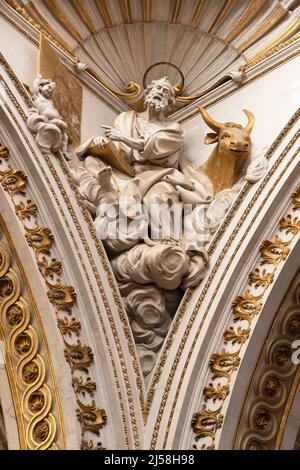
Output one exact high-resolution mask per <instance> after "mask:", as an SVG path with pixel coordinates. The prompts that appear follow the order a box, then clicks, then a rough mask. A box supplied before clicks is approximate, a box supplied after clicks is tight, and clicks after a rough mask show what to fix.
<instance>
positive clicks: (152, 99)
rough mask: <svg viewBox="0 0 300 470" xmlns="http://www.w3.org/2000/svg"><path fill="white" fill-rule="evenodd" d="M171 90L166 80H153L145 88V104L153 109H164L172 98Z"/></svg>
mask: <svg viewBox="0 0 300 470" xmlns="http://www.w3.org/2000/svg"><path fill="white" fill-rule="evenodd" d="M173 96H174V94H173V90H172V86H171V84H170V83H168V82H167V81H166V80H154V81H153V82H152V84H151V85H150V86H149V87H148V89H147V90H146V97H145V105H146V106H147V107H148V106H149V107H150V108H154V109H155V111H166V110H167V109H168V108H169V106H170V103H172V99H173Z"/></svg>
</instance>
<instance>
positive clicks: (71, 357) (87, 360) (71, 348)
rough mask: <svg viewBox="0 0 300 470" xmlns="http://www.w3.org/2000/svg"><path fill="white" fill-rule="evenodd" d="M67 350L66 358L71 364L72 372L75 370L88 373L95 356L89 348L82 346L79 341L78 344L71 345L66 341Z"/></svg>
mask: <svg viewBox="0 0 300 470" xmlns="http://www.w3.org/2000/svg"><path fill="white" fill-rule="evenodd" d="M64 343H65V346H66V349H65V350H64V353H65V358H66V360H67V361H68V363H69V364H70V367H71V370H72V372H74V371H75V370H83V371H85V372H88V367H89V366H90V365H91V363H92V360H93V358H94V355H93V353H92V349H91V348H90V347H89V346H85V345H82V344H81V341H80V340H79V339H78V340H77V343H76V344H69V343H67V342H66V340H64Z"/></svg>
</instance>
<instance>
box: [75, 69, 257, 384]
mask: <svg viewBox="0 0 300 470" xmlns="http://www.w3.org/2000/svg"><path fill="white" fill-rule="evenodd" d="M174 100H175V95H174V90H173V88H172V86H171V84H170V82H169V80H168V78H167V77H164V78H162V79H159V80H154V81H153V82H152V83H151V84H150V85H149V86H148V87H147V89H146V90H145V100H144V103H145V107H146V110H145V111H144V112H141V113H138V112H135V111H128V112H124V113H121V114H120V115H119V116H118V117H117V118H116V120H115V122H114V125H113V126H112V127H111V126H103V127H104V128H105V137H103V136H100V137H98V136H96V137H92V138H90V139H89V140H88V141H87V142H85V143H84V144H82V145H81V146H80V147H79V148H78V149H77V155H78V156H79V158H80V159H81V161H80V162H79V163H77V164H75V165H74V166H73V168H72V170H71V173H72V176H73V178H74V180H75V182H76V183H77V185H78V187H79V191H80V193H81V194H82V196H83V197H84V199H85V201H86V204H87V207H88V208H89V210H90V212H91V213H92V215H93V216H94V217H95V226H96V229H97V232H98V234H99V236H100V238H101V239H102V240H103V243H104V245H105V247H106V250H107V252H108V255H109V257H110V261H111V265H112V268H113V271H114V273H115V276H116V279H117V281H118V284H119V288H120V292H121V294H122V296H123V299H124V304H125V306H126V310H127V313H128V316H129V319H130V322H131V327H132V331H133V335H134V338H135V342H136V344H137V348H138V352H139V357H140V361H141V366H142V370H143V373H144V376H145V378H146V381H147V380H148V379H149V374H150V372H151V371H152V369H153V367H154V365H155V362H156V357H157V354H158V352H159V350H160V348H161V345H162V343H163V340H164V338H165V336H166V334H167V332H168V329H169V326H170V324H171V320H172V316H173V315H174V313H175V311H176V309H177V307H178V305H179V302H180V299H181V297H182V294H183V290H185V289H186V288H188V287H194V286H197V285H198V284H199V282H200V281H201V280H202V278H203V277H204V275H205V269H206V265H207V262H208V257H207V253H206V249H205V248H206V246H207V244H208V243H209V241H210V239H211V237H212V234H213V233H214V232H215V230H216V229H217V227H218V225H219V224H220V223H221V221H222V219H223V218H224V216H225V215H226V212H227V210H228V209H229V207H230V205H231V203H232V201H233V199H234V198H235V196H236V194H237V192H238V191H239V189H240V187H241V184H242V182H243V181H245V176H243V177H241V178H240V179H239V180H237V181H236V182H235V184H234V187H228V188H225V189H223V191H221V192H220V194H216V192H215V187H214V182H213V181H212V180H211V179H210V177H209V176H208V175H207V174H206V172H205V171H202V169H201V168H198V169H196V168H193V167H192V166H190V165H188V164H184V162H185V159H184V157H183V155H182V144H183V138H184V137H183V131H182V128H181V127H180V125H179V124H178V123H176V122H174V121H172V120H171V119H170V118H168V117H167V116H166V111H167V110H168V109H169V107H170V106H172V104H174ZM239 128H242V127H241V126H239ZM109 142H113V143H114V145H115V147H116V149H117V151H118V153H119V155H120V156H121V157H122V158H123V159H124V160H125V161H126V162H127V164H129V165H130V166H131V167H132V168H134V171H135V176H133V177H129V176H127V175H125V174H124V173H122V172H120V171H119V170H117V169H116V168H111V167H110V166H108V164H107V159H106V160H105V159H103V158H102V159H101V150H103V155H104V150H105V148H106V147H107V144H108V143H109ZM215 142H217V140H215ZM95 149H96V151H95ZM249 151H250V146H249V149H248V150H247V156H248V154H249ZM104 160H105V161H104ZM250 170H251V168H250ZM254 173H255V171H252V173H251V171H250V173H249V171H248V173H247V175H248V180H249V181H250V180H251V175H252V179H253V178H255V177H254V176H253V175H254ZM226 191H227V192H226ZM153 207H154V208H155V210H154V211H153V210H152V208H153ZM174 207H175V208H176V211H174V212H172V210H169V212H168V211H165V212H164V210H165V209H166V208H167V209H172V208H174ZM186 209H188V210H186ZM124 221H125V222H127V223H125V224H124ZM166 226H167V228H168V234H167V236H165V232H164V229H165V228H166ZM179 229H180V230H179Z"/></svg>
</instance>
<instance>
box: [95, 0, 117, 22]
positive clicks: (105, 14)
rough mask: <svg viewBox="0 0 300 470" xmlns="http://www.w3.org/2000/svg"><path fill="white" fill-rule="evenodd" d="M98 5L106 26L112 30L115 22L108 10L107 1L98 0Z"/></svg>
mask: <svg viewBox="0 0 300 470" xmlns="http://www.w3.org/2000/svg"><path fill="white" fill-rule="evenodd" d="M96 5H97V8H98V11H99V13H100V15H101V18H102V20H103V22H104V24H105V26H106V27H107V28H111V27H112V26H113V22H112V19H111V16H110V13H109V10H108V8H107V4H106V0H96Z"/></svg>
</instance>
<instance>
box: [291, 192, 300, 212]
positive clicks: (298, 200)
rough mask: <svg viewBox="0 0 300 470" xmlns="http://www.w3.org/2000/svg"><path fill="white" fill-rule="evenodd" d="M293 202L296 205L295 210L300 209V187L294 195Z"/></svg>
mask: <svg viewBox="0 0 300 470" xmlns="http://www.w3.org/2000/svg"><path fill="white" fill-rule="evenodd" d="M292 200H293V205H294V210H296V209H300V186H298V187H297V188H296V190H295V191H294V192H293V194H292Z"/></svg>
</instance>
